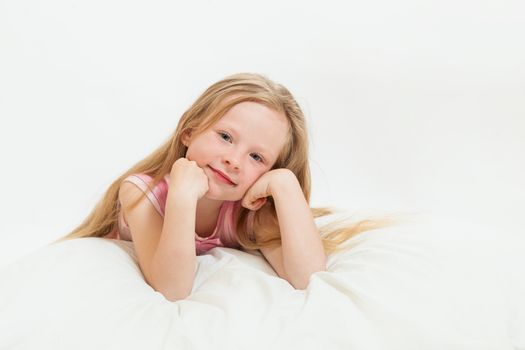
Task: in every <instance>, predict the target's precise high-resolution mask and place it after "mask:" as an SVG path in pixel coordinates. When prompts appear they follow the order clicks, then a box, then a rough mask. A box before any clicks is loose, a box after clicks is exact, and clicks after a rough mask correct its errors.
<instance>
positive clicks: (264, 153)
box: [217, 122, 277, 162]
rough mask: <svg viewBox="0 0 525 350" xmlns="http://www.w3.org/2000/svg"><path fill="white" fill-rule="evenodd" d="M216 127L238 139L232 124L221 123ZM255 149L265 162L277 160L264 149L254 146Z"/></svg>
mask: <svg viewBox="0 0 525 350" xmlns="http://www.w3.org/2000/svg"><path fill="white" fill-rule="evenodd" d="M217 126H218V127H220V128H224V129H228V130H229V131H231V133H232V134H233V135H234V136H235V138H238V137H239V132H238V131H237V129H235V127H234V126H233V125H232V124H229V123H225V122H223V123H222V124H220V125H217ZM255 148H256V150H257V152H260V153H262V154H263V155H265V158H266V160H267V161H269V162H274V161H275V159H276V158H277V157H276V156H275V155H274V154H273V153H272V152H270V151H269V150H267V149H266V148H264V147H261V146H259V145H256V146H255Z"/></svg>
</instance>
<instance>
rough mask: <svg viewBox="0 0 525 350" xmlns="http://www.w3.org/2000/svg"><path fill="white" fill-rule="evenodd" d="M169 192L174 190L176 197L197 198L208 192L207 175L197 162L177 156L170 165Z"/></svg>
mask: <svg viewBox="0 0 525 350" xmlns="http://www.w3.org/2000/svg"><path fill="white" fill-rule="evenodd" d="M169 192H176V193H177V194H176V196H177V197H180V196H182V197H184V198H190V199H195V200H198V199H200V198H202V197H204V195H205V194H206V192H208V176H206V174H205V173H204V170H203V169H202V168H200V167H199V166H198V165H197V162H195V161H193V160H188V159H187V158H184V157H182V158H179V159H177V160H176V161H175V163H173V166H172V167H171V172H170V191H169ZM188 196H189V197H188Z"/></svg>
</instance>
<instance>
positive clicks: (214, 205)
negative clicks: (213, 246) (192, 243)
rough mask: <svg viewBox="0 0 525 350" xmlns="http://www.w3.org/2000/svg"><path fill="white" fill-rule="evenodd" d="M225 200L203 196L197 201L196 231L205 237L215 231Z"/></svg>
mask: <svg viewBox="0 0 525 350" xmlns="http://www.w3.org/2000/svg"><path fill="white" fill-rule="evenodd" d="M222 203H223V201H218V200H214V199H208V198H205V197H203V198H201V199H199V200H198V201H197V210H196V213H195V220H196V222H195V232H196V233H197V234H198V235H199V236H201V237H205V236H208V235H211V234H212V233H213V229H214V228H215V226H216V224H217V219H218V217H219V211H220V210H221V205H222Z"/></svg>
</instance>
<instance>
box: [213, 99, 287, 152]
mask: <svg viewBox="0 0 525 350" xmlns="http://www.w3.org/2000/svg"><path fill="white" fill-rule="evenodd" d="M216 126H218V127H227V128H230V129H232V130H233V131H234V132H237V133H239V135H234V136H236V137H237V138H240V139H242V140H243V141H245V142H249V143H250V144H251V145H253V147H255V148H258V149H260V151H261V152H267V153H270V155H271V156H272V158H273V160H276V159H277V156H278V155H279V152H280V151H281V149H282V147H283V146H284V145H285V143H286V141H287V139H288V129H289V125H288V120H287V118H286V116H285V115H284V113H283V112H277V111H275V110H273V109H270V108H268V107H266V106H264V105H262V104H260V103H256V102H249V101H246V102H241V103H238V104H236V105H235V106H233V107H232V108H230V109H229V110H228V111H227V112H226V113H225V114H224V116H223V117H222V118H221V119H219V120H218V121H217V123H216Z"/></svg>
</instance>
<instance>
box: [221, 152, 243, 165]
mask: <svg viewBox="0 0 525 350" xmlns="http://www.w3.org/2000/svg"><path fill="white" fill-rule="evenodd" d="M239 153H240V152H239V151H238V150H236V149H233V148H232V149H230V150H228V151H227V152H226V153H225V154H224V155H223V157H222V162H223V163H225V164H227V165H228V167H230V168H233V169H235V170H238V169H239V168H240V167H241V162H240V159H241V158H240V154H239Z"/></svg>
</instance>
